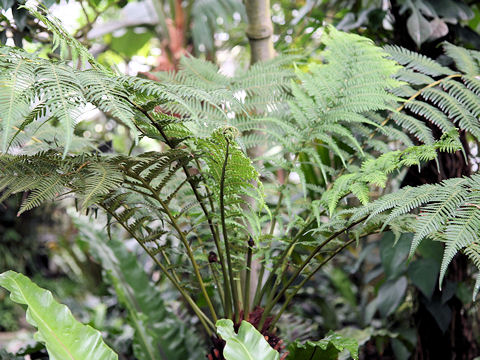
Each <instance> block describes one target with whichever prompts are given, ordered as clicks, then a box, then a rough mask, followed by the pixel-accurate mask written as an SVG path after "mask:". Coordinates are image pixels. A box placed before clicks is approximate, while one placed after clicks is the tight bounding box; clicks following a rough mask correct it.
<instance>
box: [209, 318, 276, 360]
mask: <svg viewBox="0 0 480 360" xmlns="http://www.w3.org/2000/svg"><path fill="white" fill-rule="evenodd" d="M216 326H217V332H218V334H219V335H220V337H221V338H222V339H223V340H225V341H226V344H225V348H224V349H223V356H224V357H225V359H227V360H278V359H279V358H280V354H279V353H278V351H276V350H274V349H273V348H272V347H271V346H270V345H269V344H268V342H267V341H266V340H265V338H264V337H263V335H262V334H260V333H259V332H258V331H257V329H255V327H254V326H253V325H252V324H250V323H249V322H246V321H242V323H241V325H240V328H239V329H238V334H236V333H235V331H234V329H233V321H232V320H229V319H221V320H218V321H217V324H216Z"/></svg>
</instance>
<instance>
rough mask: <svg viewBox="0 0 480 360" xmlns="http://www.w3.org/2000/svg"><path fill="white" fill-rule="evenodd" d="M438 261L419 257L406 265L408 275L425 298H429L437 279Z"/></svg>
mask: <svg viewBox="0 0 480 360" xmlns="http://www.w3.org/2000/svg"><path fill="white" fill-rule="evenodd" d="M439 271H440V263H439V262H437V261H435V260H433V259H419V260H416V261H414V262H412V263H411V264H410V266H409V267H408V276H409V278H410V279H411V281H412V283H413V284H414V285H415V286H416V287H417V288H419V289H420V291H421V292H422V293H423V295H425V297H426V298H427V299H431V297H432V294H433V291H434V290H435V286H436V285H437V281H438V273H439Z"/></svg>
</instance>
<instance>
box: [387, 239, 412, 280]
mask: <svg viewBox="0 0 480 360" xmlns="http://www.w3.org/2000/svg"><path fill="white" fill-rule="evenodd" d="M411 242H412V234H402V236H400V238H399V239H398V240H395V235H394V234H393V233H392V232H388V233H386V234H385V235H384V236H383V238H382V240H381V241H380V259H381V260H382V266H383V269H384V271H385V277H386V278H387V279H396V278H397V277H398V276H399V275H401V274H403V272H404V271H405V270H406V269H407V267H406V263H405V260H406V259H407V257H408V252H409V250H410V244H411Z"/></svg>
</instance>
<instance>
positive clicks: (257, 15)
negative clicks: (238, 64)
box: [245, 0, 275, 64]
mask: <svg viewBox="0 0 480 360" xmlns="http://www.w3.org/2000/svg"><path fill="white" fill-rule="evenodd" d="M245 8H246V9H247V17H248V27H247V37H248V40H249V42H250V60H251V63H252V64H255V63H256V62H258V61H265V60H269V59H271V58H273V57H274V56H275V53H274V51H273V41H272V35H273V24H272V19H271V18H270V0H245Z"/></svg>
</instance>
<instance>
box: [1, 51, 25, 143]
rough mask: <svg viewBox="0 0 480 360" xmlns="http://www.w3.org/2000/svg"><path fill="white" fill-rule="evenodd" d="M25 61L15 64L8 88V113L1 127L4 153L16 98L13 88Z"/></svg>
mask: <svg viewBox="0 0 480 360" xmlns="http://www.w3.org/2000/svg"><path fill="white" fill-rule="evenodd" d="M24 62H25V61H24V60H23V59H21V60H20V61H19V62H18V64H17V67H16V68H15V71H14V75H13V79H14V81H13V85H12V86H10V89H11V91H10V101H9V107H8V112H7V116H6V118H5V123H4V126H3V141H2V151H3V152H4V153H6V152H7V143H8V135H9V130H8V129H9V128H10V127H11V126H12V127H13V125H12V112H13V104H14V103H15V102H14V100H15V98H16V93H15V87H16V85H17V82H18V72H19V70H20V67H21V65H22V64H23V63H24Z"/></svg>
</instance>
